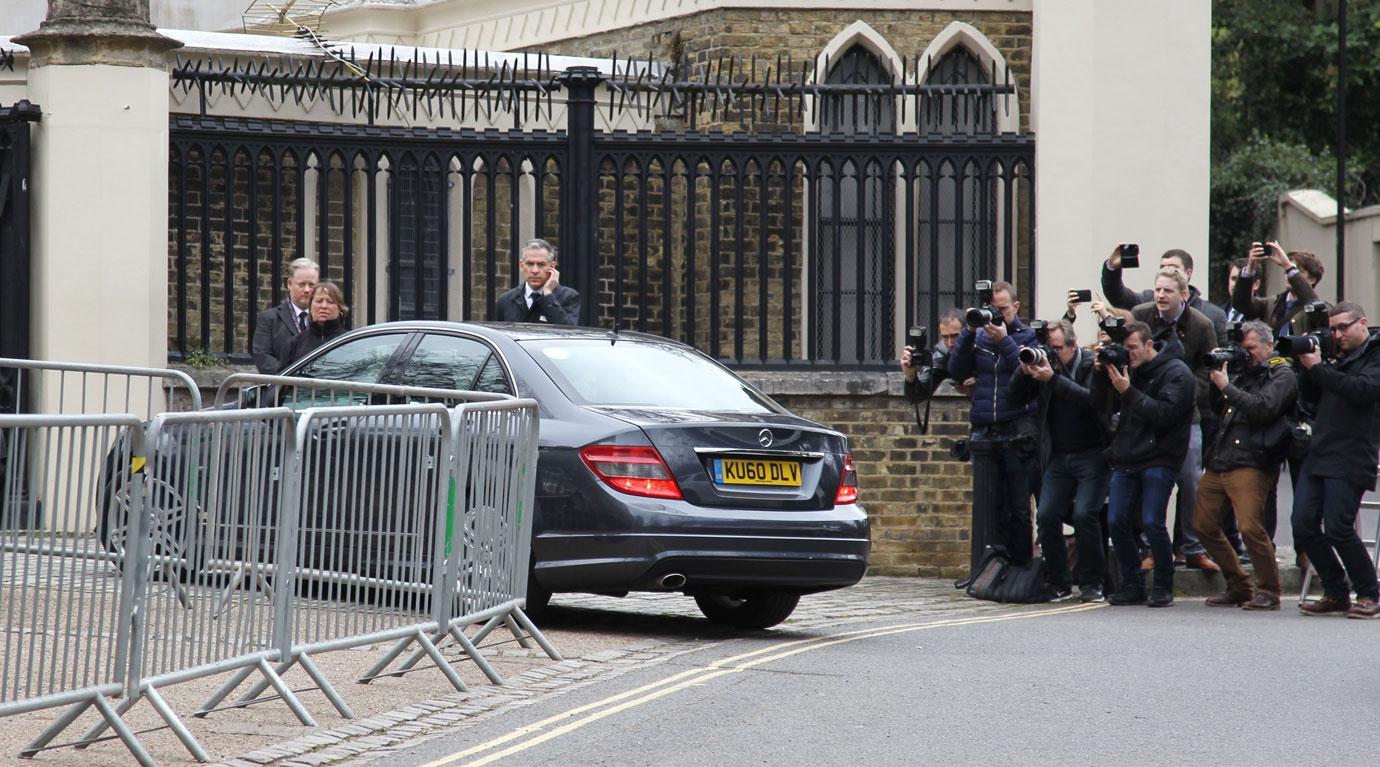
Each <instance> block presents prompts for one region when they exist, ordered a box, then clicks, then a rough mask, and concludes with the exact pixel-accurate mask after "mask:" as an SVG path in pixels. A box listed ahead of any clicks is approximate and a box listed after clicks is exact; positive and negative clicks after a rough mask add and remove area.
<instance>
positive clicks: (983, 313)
mask: <svg viewBox="0 0 1380 767" xmlns="http://www.w3.org/2000/svg"><path fill="white" fill-rule="evenodd" d="M973 290H974V291H976V292H977V295H978V305H977V306H975V307H972V308H971V309H969V310H968V311H966V312H964V314H963V319H964V321H966V322H967V323H968V327H970V328H972V329H974V330H977V329H978V328H980V327H983V326H985V325H1001V324H1003V323H1005V322H1006V318H1004V317H1002V316H1001V312H999V311H997V308H996V307H995V306H992V281H991V280H978V281H977V283H976V284H974V285H973Z"/></svg>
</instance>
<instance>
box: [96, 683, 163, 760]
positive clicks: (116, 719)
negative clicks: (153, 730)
mask: <svg viewBox="0 0 1380 767" xmlns="http://www.w3.org/2000/svg"><path fill="white" fill-rule="evenodd" d="M93 702H94V703H95V704H96V709H97V710H99V711H100V712H101V716H102V717H104V718H105V721H106V722H108V723H109V724H110V726H111V727H112V728H113V729H114V730H115V734H116V735H119V736H120V740H122V741H124V743H125V748H128V749H129V752H130V753H131V754H133V755H134V758H135V760H137V761H138V762H139V764H141V765H143V766H144V767H155V765H154V763H153V757H151V756H149V752H147V751H145V750H144V745H143V744H142V743H140V742H139V739H138V738H136V737H135V736H134V732H133V731H131V730H130V729H129V725H127V724H125V720H123V719H121V718H120V715H119V714H117V713H115V709H113V708H111V707H110V702H109V701H107V700H106V699H105V698H103V697H100V696H97V697H96V699H95V700H94V701H93Z"/></svg>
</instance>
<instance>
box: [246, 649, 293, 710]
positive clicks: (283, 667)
mask: <svg viewBox="0 0 1380 767" xmlns="http://www.w3.org/2000/svg"><path fill="white" fill-rule="evenodd" d="M296 662H297V658H296V656H294V657H291V658H288V659H287V660H285V661H283V662H281V663H279V664H278V668H276V669H274V670H273V673H274V675H275V676H278V677H281V676H282V675H283V674H286V673H287V672H288V669H290V668H292V666H293V664H295V663H296ZM266 663H267V661H265V664H266ZM271 684H273V682H272V680H271V679H270V678H269V677H268V676H267V675H265V676H264V678H263V679H260V680H259V681H257V682H255V683H254V686H253V687H250V688H249V692H247V693H245V694H243V695H241V696H240V699H239V700H237V701H235V705H236V706H244V705H247V704H249V703H252V702H254V700H255V699H256V698H258V697H259V696H260V695H263V694H264V690H267V689H268V687H269V685H271Z"/></svg>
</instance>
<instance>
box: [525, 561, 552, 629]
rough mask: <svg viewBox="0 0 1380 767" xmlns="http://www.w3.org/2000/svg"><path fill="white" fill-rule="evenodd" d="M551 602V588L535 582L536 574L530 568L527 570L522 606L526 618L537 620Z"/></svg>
mask: <svg viewBox="0 0 1380 767" xmlns="http://www.w3.org/2000/svg"><path fill="white" fill-rule="evenodd" d="M550 603H551V590H550V589H548V588H546V587H544V586H542V585H541V584H540V583H537V574H536V572H535V571H534V570H533V569H532V568H528V570H527V601H526V603H525V604H524V605H523V607H522V611H523V612H524V613H526V615H527V617H528V618H531V619H532V620H534V621H535V620H538V619H540V618H541V617H542V615H544V614H545V613H546V606H547V605H548V604H550Z"/></svg>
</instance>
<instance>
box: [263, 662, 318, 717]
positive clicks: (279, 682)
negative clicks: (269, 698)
mask: <svg viewBox="0 0 1380 767" xmlns="http://www.w3.org/2000/svg"><path fill="white" fill-rule="evenodd" d="M259 672H260V673H262V674H263V675H264V678H265V679H267V680H268V683H269V684H271V685H273V689H275V690H277V691H278V695H279V696H281V697H282V699H283V702H284V703H286V704H287V705H288V708H290V709H292V713H293V714H294V715H296V716H297V721H299V722H301V723H302V724H304V725H306V726H307V727H315V726H316V720H315V719H312V718H311V714H309V713H307V709H306V707H305V706H303V705H302V701H300V700H298V699H297V696H296V695H294V694H293V693H292V690H291V689H290V688H289V687H288V686H287V684H285V683H284V682H283V678H282V677H280V676H278V675H277V674H276V673H274V671H273V667H272V666H270V665H268V661H266V660H264V659H263V658H260V659H259Z"/></svg>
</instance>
